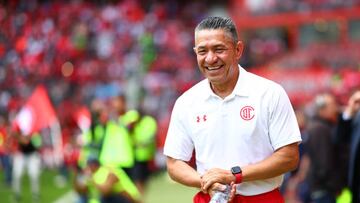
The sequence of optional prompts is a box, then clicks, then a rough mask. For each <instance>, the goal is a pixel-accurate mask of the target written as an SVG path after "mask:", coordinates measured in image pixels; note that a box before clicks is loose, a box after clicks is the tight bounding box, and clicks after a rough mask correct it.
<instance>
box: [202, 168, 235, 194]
mask: <svg viewBox="0 0 360 203" xmlns="http://www.w3.org/2000/svg"><path fill="white" fill-rule="evenodd" d="M229 174H230V171H227V170H224V169H218V168H213V169H210V170H208V171H206V172H205V173H204V175H203V176H202V177H201V189H202V190H203V191H207V190H209V187H210V186H211V185H213V184H214V183H221V184H229V182H228V179H229V178H228V176H229Z"/></svg>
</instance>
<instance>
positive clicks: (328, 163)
mask: <svg viewBox="0 0 360 203" xmlns="http://www.w3.org/2000/svg"><path fill="white" fill-rule="evenodd" d="M313 105H314V113H315V115H314V118H312V120H310V121H309V123H308V126H307V133H308V139H307V142H306V143H305V144H306V145H305V148H306V152H307V155H308V157H309V159H310V163H309V169H308V172H307V174H306V182H307V184H308V186H309V195H310V200H311V202H314V203H332V202H333V203H335V202H336V195H337V193H338V192H339V190H340V188H339V185H338V184H339V183H338V180H339V177H340V174H339V173H338V172H337V171H336V170H334V169H335V168H336V164H338V163H337V158H336V157H337V154H336V148H335V145H334V142H333V137H334V133H335V128H336V124H337V118H338V112H339V107H338V104H337V101H336V99H335V97H334V96H333V95H332V94H330V93H322V94H319V95H317V96H316V97H315V99H314V102H313Z"/></svg>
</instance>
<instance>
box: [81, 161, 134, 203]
mask: <svg viewBox="0 0 360 203" xmlns="http://www.w3.org/2000/svg"><path fill="white" fill-rule="evenodd" d="M86 170H87V174H88V177H89V179H88V183H87V186H88V191H89V202H91V203H93V202H97V200H100V201H98V202H101V203H137V202H139V201H140V197H141V196H140V193H139V191H138V190H137V188H136V186H135V184H134V183H133V182H132V181H131V179H130V178H129V177H128V176H127V175H126V173H125V172H124V171H123V170H122V169H121V168H114V167H108V166H102V165H100V162H99V160H98V159H96V158H90V159H89V160H88V162H87V168H86Z"/></svg>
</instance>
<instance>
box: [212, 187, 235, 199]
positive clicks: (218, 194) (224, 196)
mask: <svg viewBox="0 0 360 203" xmlns="http://www.w3.org/2000/svg"><path fill="white" fill-rule="evenodd" d="M230 192H231V188H230V185H226V189H225V190H224V191H217V192H215V194H214V196H213V197H212V198H211V200H210V202H209V203H227V202H228V200H229V198H230Z"/></svg>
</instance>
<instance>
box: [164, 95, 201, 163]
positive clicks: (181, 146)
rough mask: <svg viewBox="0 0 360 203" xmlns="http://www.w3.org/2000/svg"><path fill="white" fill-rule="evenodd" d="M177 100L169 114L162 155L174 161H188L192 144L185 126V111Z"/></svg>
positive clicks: (192, 147)
mask: <svg viewBox="0 0 360 203" xmlns="http://www.w3.org/2000/svg"><path fill="white" fill-rule="evenodd" d="M183 106H184V105H183V104H181V102H180V101H179V100H177V101H176V103H175V105H174V108H173V110H172V113H171V119H170V124H169V129H168V132H167V136H166V140H165V146H164V154H165V155H166V156H169V157H172V158H174V159H180V160H183V161H189V160H190V159H191V156H192V153H193V149H194V144H193V142H192V139H191V137H190V134H189V133H188V130H187V126H186V119H185V118H186V113H185V112H186V109H184V107H183Z"/></svg>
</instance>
